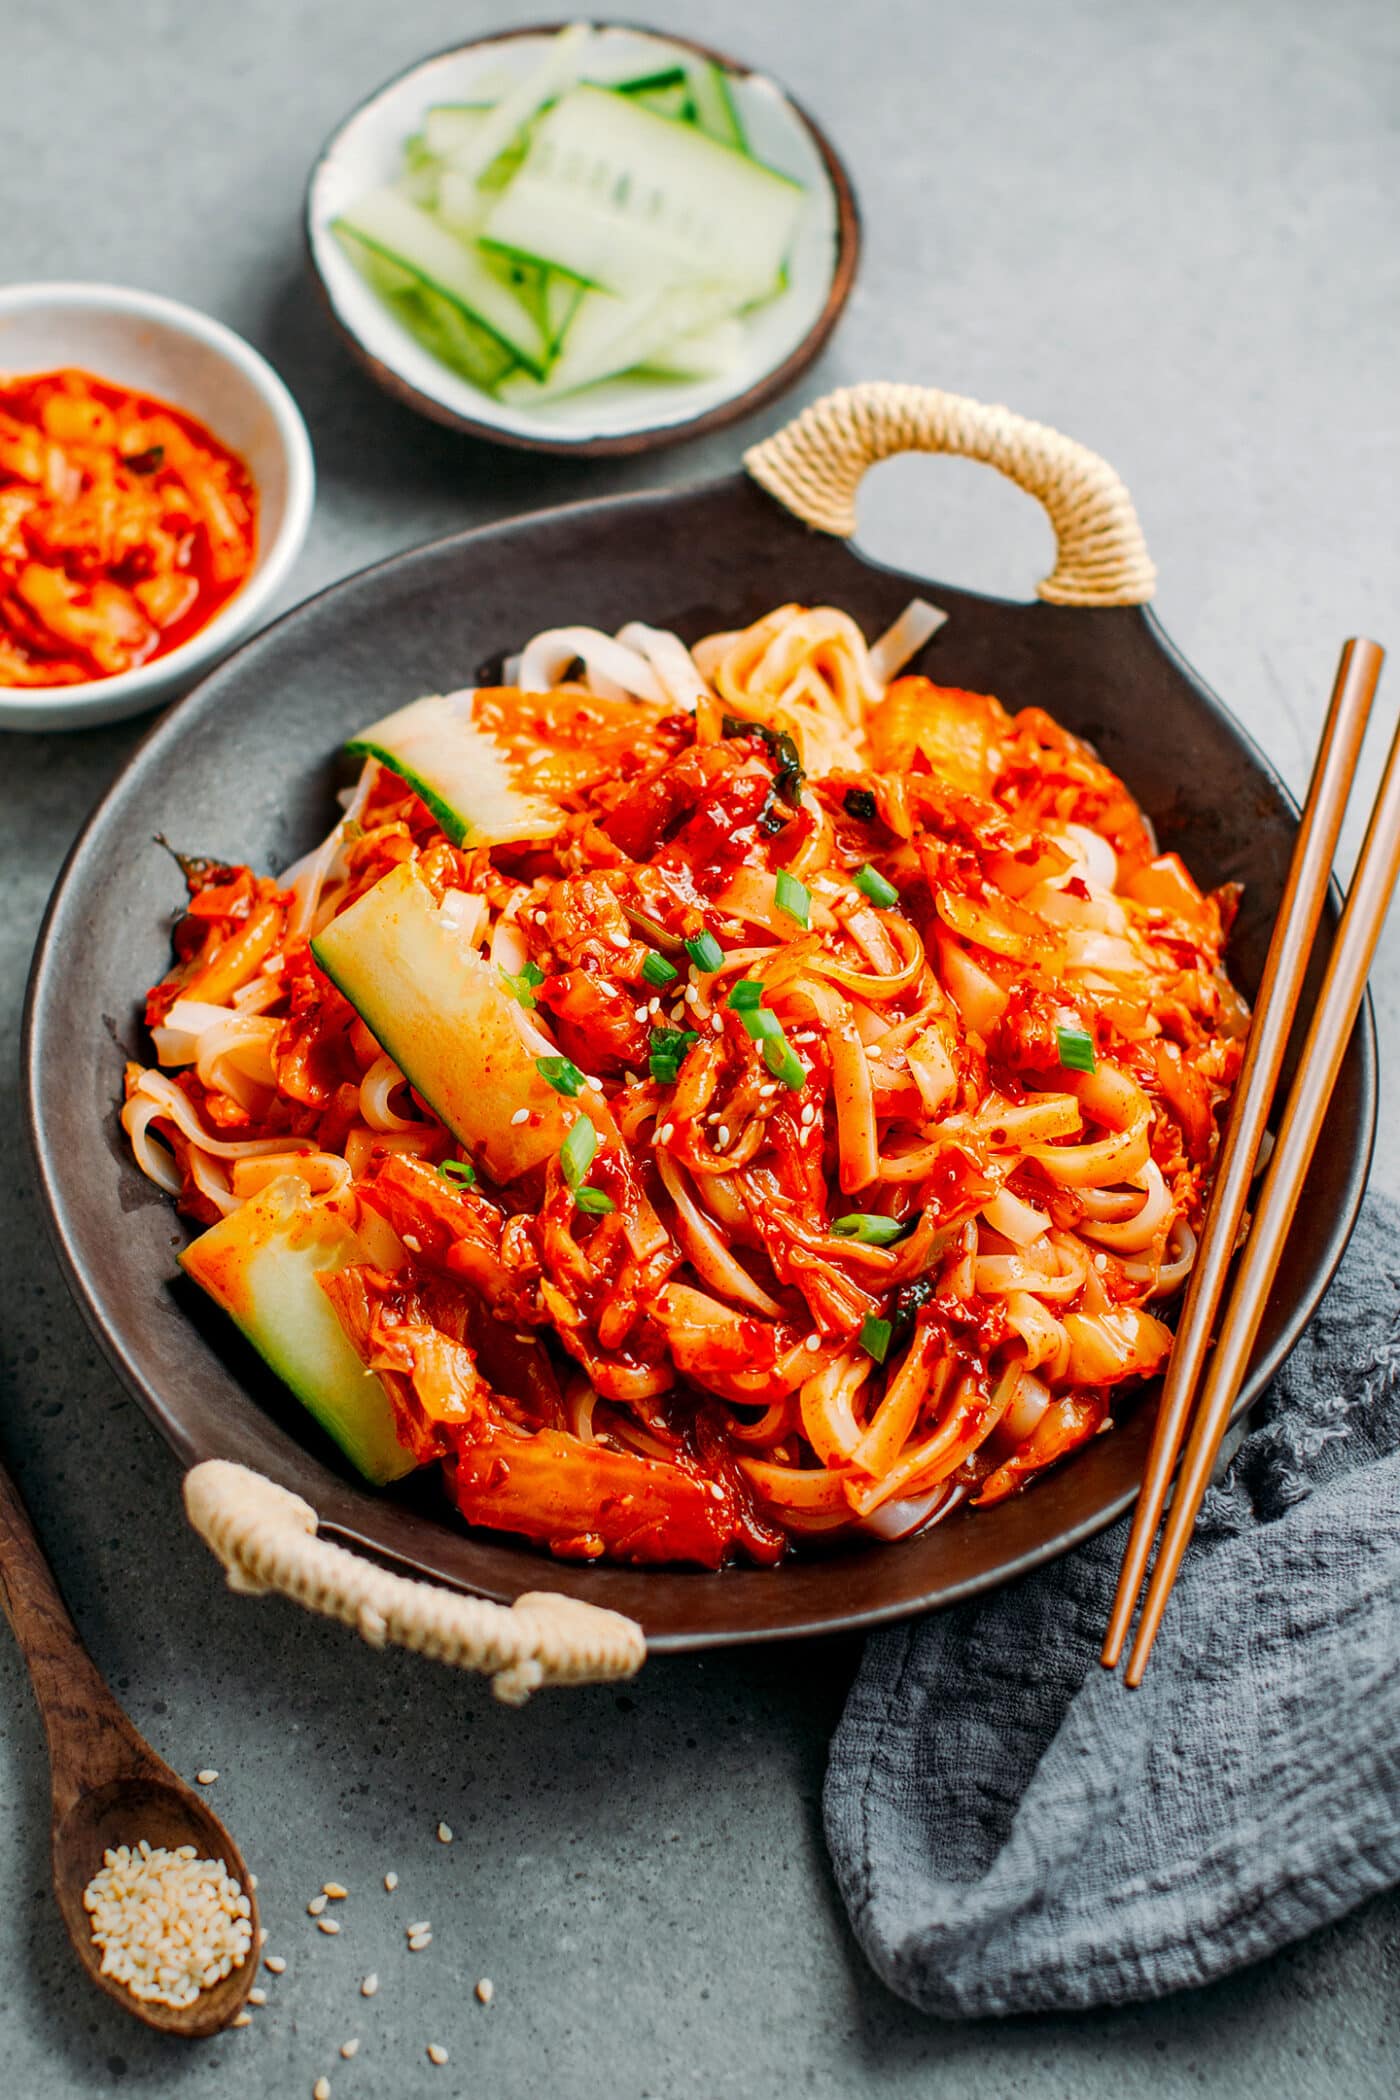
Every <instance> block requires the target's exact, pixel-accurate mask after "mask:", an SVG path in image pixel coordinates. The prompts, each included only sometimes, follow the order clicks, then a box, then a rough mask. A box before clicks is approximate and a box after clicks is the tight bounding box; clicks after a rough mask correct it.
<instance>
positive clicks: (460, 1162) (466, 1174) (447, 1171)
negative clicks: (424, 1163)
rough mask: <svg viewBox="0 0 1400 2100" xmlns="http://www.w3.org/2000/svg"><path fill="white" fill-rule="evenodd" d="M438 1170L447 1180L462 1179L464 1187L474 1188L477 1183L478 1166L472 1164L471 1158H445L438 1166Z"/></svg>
mask: <svg viewBox="0 0 1400 2100" xmlns="http://www.w3.org/2000/svg"><path fill="white" fill-rule="evenodd" d="M438 1172H439V1174H441V1175H442V1176H443V1177H444V1179H445V1180H447V1181H460V1182H461V1184H462V1186H463V1188H464V1189H469V1188H473V1187H475V1185H476V1168H475V1167H474V1166H473V1165H472V1164H471V1162H470V1160H465V1159H445V1160H443V1162H442V1164H441V1166H440V1167H439V1168H438Z"/></svg>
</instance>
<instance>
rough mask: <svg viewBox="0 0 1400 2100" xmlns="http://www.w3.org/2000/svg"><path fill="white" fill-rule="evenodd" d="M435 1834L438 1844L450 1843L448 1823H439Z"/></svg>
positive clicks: (450, 1826)
mask: <svg viewBox="0 0 1400 2100" xmlns="http://www.w3.org/2000/svg"><path fill="white" fill-rule="evenodd" d="M437 1834H438V1843H439V1844H440V1845H450V1844H451V1843H452V1825H451V1824H450V1823H439V1824H438V1827H437Z"/></svg>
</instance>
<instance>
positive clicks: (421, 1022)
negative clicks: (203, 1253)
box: [311, 861, 607, 1181]
mask: <svg viewBox="0 0 1400 2100" xmlns="http://www.w3.org/2000/svg"><path fill="white" fill-rule="evenodd" d="M311 947H312V952H313V954H314V955H315V957H316V960H317V962H318V963H319V964H320V966H321V968H322V969H323V970H324V971H325V973H326V975H327V976H328V977H329V978H330V979H331V980H332V982H333V983H335V984H336V985H338V986H339V988H340V990H341V991H342V992H344V994H345V996H346V998H347V999H348V1000H349V1001H350V1003H351V1005H352V1006H353V1007H354V1008H355V1010H356V1012H357V1013H358V1014H359V1015H360V1017H361V1019H362V1020H363V1021H364V1024H365V1026H366V1027H367V1028H368V1029H369V1031H370V1033H371V1034H372V1035H373V1036H374V1037H375V1038H376V1040H377V1041H378V1042H380V1043H382V1044H383V1046H384V1048H385V1050H387V1051H388V1053H389V1055H390V1057H392V1058H393V1060H394V1062H395V1064H396V1065H397V1066H398V1067H399V1070H400V1071H401V1072H403V1073H404V1074H405V1076H406V1077H407V1078H408V1080H409V1081H410V1083H411V1084H412V1086H413V1087H414V1088H415V1090H416V1091H417V1092H418V1093H419V1094H421V1095H422V1097H423V1099H424V1100H425V1101H427V1102H429V1103H430V1104H431V1106H432V1107H433V1108H434V1109H435V1111H436V1112H437V1114H438V1115H439V1116H441V1118H442V1120H443V1122H444V1123H445V1124H446V1125H447V1127H448V1129H449V1130H450V1131H451V1132H452V1134H453V1136H454V1137H455V1138H456V1139H457V1141H458V1143H459V1144H462V1145H465V1146H467V1148H468V1149H469V1150H470V1151H471V1152H472V1153H473V1154H474V1155H475V1156H476V1158H477V1159H478V1160H479V1161H480V1162H481V1164H482V1165H483V1166H484V1167H485V1169H486V1171H487V1173H488V1174H489V1175H490V1176H491V1177H492V1179H493V1180H495V1181H513V1180H514V1179H515V1177H516V1175H518V1174H523V1173H525V1172H526V1171H527V1170H528V1169H529V1168H531V1167H535V1166H538V1165H539V1164H540V1162H541V1160H544V1159H548V1158H550V1157H551V1156H552V1155H553V1154H556V1153H557V1152H558V1150H559V1148H560V1146H561V1145H562V1144H563V1142H564V1139H565V1137H566V1136H567V1135H568V1130H569V1125H570V1123H571V1122H572V1120H573V1109H572V1106H571V1105H568V1104H566V1103H565V1101H564V1099H563V1097H562V1096H561V1095H559V1094H556V1093H555V1091H554V1089H553V1087H551V1086H550V1085H549V1084H548V1083H547V1081H545V1080H543V1079H541V1077H540V1075H539V1073H538V1071H537V1070H536V1069H535V1059H536V1057H537V1056H539V1055H541V1054H544V1053H547V1052H548V1051H549V1050H550V1048H551V1047H552V1046H551V1045H550V1044H549V1042H548V1040H547V1039H546V1038H545V1037H544V1036H543V1035H541V1034H540V1032H539V1030H538V1029H536V1028H535V1027H534V1026H533V1024H532V1023H531V1021H530V1019H529V1016H528V1015H527V1014H526V1013H525V1012H524V1010H523V1009H522V1008H521V1007H520V1006H519V1005H518V1004H517V1003H516V1001H515V999H514V998H513V997H512V996H511V994H510V992H509V991H508V990H507V989H506V988H505V986H504V985H503V983H502V982H501V977H500V973H499V972H498V971H496V970H493V969H492V968H491V966H490V964H489V963H487V962H484V961H483V960H482V958H481V957H480V956H479V955H478V954H477V952H476V950H475V949H474V948H473V947H471V946H470V945H469V943H468V942H467V941H465V940H464V939H463V938H462V936H461V934H460V933H459V932H458V930H457V928H456V927H455V926H454V925H453V924H452V923H451V921H450V920H449V919H446V918H444V916H443V913H442V910H441V908H440V907H439V905H438V904H437V903H436V902H435V900H434V897H433V893H432V891H431V890H430V889H429V888H428V885H427V884H426V882H424V880H423V878H422V876H421V875H420V874H419V873H418V871H417V869H416V868H415V867H414V866H413V864H412V863H411V862H410V861H404V862H402V863H401V864H400V865H399V866H398V867H397V868H395V869H393V870H392V872H391V873H390V874H388V875H385V876H384V877H383V878H382V880H380V881H379V882H377V883H376V884H375V886H374V888H373V889H372V890H366V892H365V894H364V896H363V897H359V898H357V899H356V901H355V902H354V903H353V904H352V905H351V906H350V908H349V910H348V911H343V912H341V914H340V916H339V917H338V918H335V919H332V920H331V922H330V925H329V926H326V927H324V928H323V929H322V931H321V932H320V933H318V934H317V935H316V937H315V939H314V940H313V941H312V943H311ZM579 1105H580V1107H582V1108H585V1109H586V1110H587V1112H588V1113H589V1114H590V1115H593V1116H594V1120H595V1122H598V1121H599V1118H600V1117H604V1118H605V1117H606V1115H607V1110H606V1105H605V1104H604V1103H603V1102H602V1099H601V1097H600V1096H597V1095H593V1094H592V1093H591V1091H590V1090H585V1095H584V1097H583V1098H582V1099H581V1101H580V1104H579ZM522 1109H524V1110H526V1111H528V1114H527V1116H526V1118H525V1119H524V1120H522V1121H520V1122H518V1123H517V1122H516V1121H515V1120H514V1118H515V1117H516V1116H517V1115H518V1114H519V1112H520V1111H521V1110H522ZM599 1127H600V1128H601V1127H602V1124H601V1123H599Z"/></svg>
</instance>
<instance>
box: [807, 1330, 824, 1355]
mask: <svg viewBox="0 0 1400 2100" xmlns="http://www.w3.org/2000/svg"><path fill="white" fill-rule="evenodd" d="M821 1345H822V1338H821V1336H820V1335H819V1334H809V1335H808V1337H807V1340H806V1343H805V1344H804V1346H805V1347H806V1348H808V1349H810V1350H811V1352H812V1354H813V1356H815V1355H816V1353H817V1351H818V1349H820V1347H821Z"/></svg>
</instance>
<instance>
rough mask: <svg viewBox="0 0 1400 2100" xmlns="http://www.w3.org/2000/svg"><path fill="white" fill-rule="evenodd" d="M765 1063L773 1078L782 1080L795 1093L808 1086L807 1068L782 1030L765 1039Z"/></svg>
mask: <svg viewBox="0 0 1400 2100" xmlns="http://www.w3.org/2000/svg"><path fill="white" fill-rule="evenodd" d="M763 1062H764V1063H765V1064H766V1065H767V1067H768V1069H769V1071H770V1072H771V1073H772V1074H773V1077H774V1078H775V1079H781V1080H782V1082H783V1085H784V1086H786V1087H791V1089H792V1091H793V1092H794V1093H798V1092H800V1090H801V1089H802V1088H803V1087H804V1086H806V1084H807V1068H806V1066H805V1065H804V1064H803V1062H802V1060H801V1058H800V1057H799V1056H798V1054H797V1052H796V1051H795V1050H794V1049H793V1047H792V1044H791V1043H790V1042H789V1041H788V1039H787V1037H786V1036H785V1035H784V1034H783V1032H782V1030H781V1029H779V1030H778V1033H777V1034H776V1035H770V1036H768V1037H767V1038H765V1041H764V1044H763Z"/></svg>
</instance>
